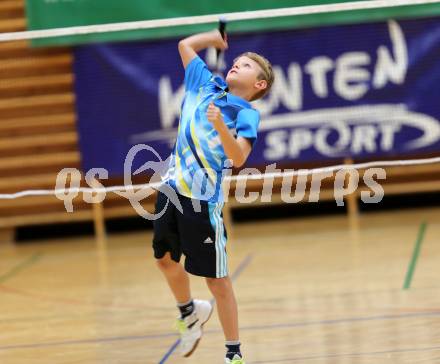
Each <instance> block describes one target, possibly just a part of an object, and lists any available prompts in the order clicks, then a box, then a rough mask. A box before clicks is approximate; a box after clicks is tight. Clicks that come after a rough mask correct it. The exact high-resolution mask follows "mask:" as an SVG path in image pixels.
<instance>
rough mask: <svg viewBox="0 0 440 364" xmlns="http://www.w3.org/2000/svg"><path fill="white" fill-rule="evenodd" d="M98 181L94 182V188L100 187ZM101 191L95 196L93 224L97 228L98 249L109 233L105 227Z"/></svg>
mask: <svg viewBox="0 0 440 364" xmlns="http://www.w3.org/2000/svg"><path fill="white" fill-rule="evenodd" d="M98 187H99V186H98V185H97V183H96V182H95V183H93V184H92V188H98ZM98 197H99V193H96V195H95V196H94V197H93V203H92V212H93V225H94V228H95V238H96V242H97V245H98V249H100V248H102V245H103V244H105V241H106V239H107V233H106V229H105V217H104V205H103V202H101V201H99V199H98Z"/></svg>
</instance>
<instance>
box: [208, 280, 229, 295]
mask: <svg viewBox="0 0 440 364" xmlns="http://www.w3.org/2000/svg"><path fill="white" fill-rule="evenodd" d="M206 283H207V284H208V287H209V289H210V290H211V291H212V293H213V294H225V293H228V292H229V290H230V289H231V282H230V280H229V277H225V278H206Z"/></svg>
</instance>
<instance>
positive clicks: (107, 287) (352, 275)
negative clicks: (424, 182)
mask: <svg viewBox="0 0 440 364" xmlns="http://www.w3.org/2000/svg"><path fill="white" fill-rule="evenodd" d="M423 222H426V224H427V225H426V233H425V234H424V236H421V235H423V234H420V226H421V224H422V223H423ZM231 235H232V239H231V241H230V244H229V254H230V271H231V273H233V272H235V274H234V279H235V289H236V294H237V297H238V301H239V309H240V319H241V322H240V325H241V328H242V331H241V339H242V342H243V351H244V353H245V354H246V359H247V363H248V364H252V363H254V364H255V363H313V364H323V363H335V364H344V363H347V364H348V363H349V364H352V363H362V364H363V363H372V364H383V363H398V364H403V363H409V364H415V363H440V209H422V210H406V211H402V212H387V213H383V212H382V213H374V214H373V213H369V214H365V215H362V216H361V218H360V220H359V222H358V223H357V224H356V223H353V222H352V223H349V221H348V219H347V218H346V217H344V216H337V217H320V218H308V219H301V220H299V219H296V220H290V221H286V220H284V221H277V222H267V223H261V222H259V223H249V224H240V225H237V226H235V228H234V230H233V231H231ZM418 237H419V238H421V239H422V240H421V241H422V245H421V251H420V255H419V257H418V260H417V261H416V263H417V264H416V266H415V270H414V275H413V278H412V279H411V280H408V281H407V284H408V285H409V289H407V290H404V289H403V286H404V282H405V277H406V275H407V272H408V270H409V266H410V261H411V257H412V256H413V250H414V247H415V245H416V241H417V238H418ZM150 241H151V234H149V233H148V232H146V233H133V234H124V235H113V236H111V237H110V238H109V240H108V243H107V246H106V247H105V246H103V245H101V246H99V247H98V248H97V245H96V243H95V241H94V240H93V239H92V238H84V239H72V240H63V241H50V242H41V243H34V244H28V245H20V246H15V247H14V246H11V245H6V244H0V363H2V364H16V363H23V364H34V363H42V364H50V363H54V364H62V363H81V364H86V363H130V364H131V363H143V364H147V363H159V362H161V360H162V362H163V363H165V362H166V363H208V364H216V363H219V364H220V363H222V360H223V354H224V349H223V336H222V332H221V330H220V326H219V322H218V319H217V317H216V316H213V318H212V319H211V321H210V322H209V324H208V325H207V326H206V331H205V336H204V338H203V340H202V342H201V344H200V346H199V348H198V350H197V351H196V353H195V354H194V355H193V357H191V358H189V359H185V360H184V359H181V358H179V357H178V355H176V353H175V352H174V351H173V350H172V347H173V344H174V343H175V341H176V338H177V336H176V335H175V333H174V329H173V322H174V318H175V316H176V309H175V307H174V303H173V301H172V299H171V295H170V293H169V291H168V289H167V287H166V286H165V283H164V281H163V279H162V277H161V275H160V273H159V272H158V271H157V269H156V268H155V264H154V260H153V259H152V257H151V251H150V245H149V244H150ZM237 269H238V270H237ZM192 283H193V291H194V296H196V297H201V298H206V299H209V298H210V295H209V293H208V290H207V288H206V287H205V286H204V282H203V280H201V279H197V278H194V279H193V280H192ZM176 351H177V350H176ZM169 352H171V355H170V356H169V357H166V354H167V353H169ZM164 358H165V359H164Z"/></svg>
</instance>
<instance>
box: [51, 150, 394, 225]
mask: <svg viewBox="0 0 440 364" xmlns="http://www.w3.org/2000/svg"><path fill="white" fill-rule="evenodd" d="M141 152H142V158H145V152H149V153H150V154H151V155H152V157H153V159H152V160H149V161H147V162H145V163H143V164H142V165H141V167H139V168H137V169H135V170H133V169H134V168H133V166H134V165H135V160H136V157H137V156H138V155H139V153H141ZM169 164H170V160H169V158H168V159H166V160H162V158H161V157H160V155H159V153H158V152H157V151H156V150H154V149H153V148H152V147H151V146H148V145H146V144H137V145H135V146H133V147H132V148H131V149H130V150H129V152H128V154H127V156H126V158H125V162H124V186H121V187H120V188H118V189H113V188H105V187H104V186H103V185H102V183H101V182H100V180H106V179H108V175H109V174H108V171H107V170H105V169H104V168H92V169H90V170H89V171H87V172H86V174H85V182H86V184H87V185H88V186H89V188H88V189H87V191H86V192H84V193H83V199H84V201H85V202H87V203H90V204H91V203H101V202H103V201H104V200H105V198H106V195H107V193H108V192H109V191H112V192H114V193H116V194H118V195H119V196H121V197H124V198H126V199H127V200H128V201H130V204H131V206H132V207H133V209H134V210H135V211H136V212H137V213H138V214H139V216H142V217H143V218H144V219H147V220H156V219H158V218H160V217H161V216H162V215H163V214H164V213H165V211H166V209H167V207H168V205H169V204H170V203H171V204H173V205H174V206H175V207H176V208H177V209H178V210H179V211H180V212H182V213H183V209H182V206H181V203H180V200H179V196H178V192H176V190H175V189H174V188H173V187H171V185H170V184H169V181H170V178H172V176H170V175H169V170H168V167H169ZM147 171H150V172H149V173H148V175H150V176H151V178H150V179H149V181H148V183H146V184H144V185H140V186H134V185H133V182H132V177H133V176H136V175H139V174H141V173H145V172H147ZM213 172H214V171H210V170H208V169H200V170H199V171H198V173H197V176H194V178H199V181H198V183H194V184H193V186H192V190H191V193H192V194H193V195H197V196H200V195H201V193H202V191H201V190H199V189H200V188H201V187H200V186H203V185H204V184H205V183H206V182H207V181H204V180H203V179H204V178H205V179H208V178H212V176H215V175H217V174H216V173H213ZM145 174H147V173H145ZM309 176H311V184H310V190H309V191H308V192H309V193H308V196H307V197H308V198H307V201H308V202H319V200H320V195H321V185H322V181H323V180H324V179H326V178H332V179H333V181H334V185H333V187H334V188H333V197H334V200H335V202H336V204H337V206H344V204H345V203H344V198H345V197H347V196H348V195H351V194H352V193H354V192H356V190H357V189H358V187H359V184H360V182H363V184H364V185H365V186H366V187H367V190H364V191H362V192H361V194H360V196H361V200H362V201H363V202H364V203H379V202H380V201H382V199H383V197H384V190H383V188H382V186H381V185H380V183H379V181H381V180H385V179H386V171H385V170H384V169H383V168H369V169H366V170H365V171H364V172H363V174H362V176H361V175H360V173H359V171H358V170H357V169H354V168H353V167H350V166H347V167H344V168H340V169H337V170H334V169H329V168H319V169H314V170H307V169H301V170H294V169H284V170H281V169H278V168H277V167H276V163H273V164H270V165H268V166H266V168H265V170H264V172H261V171H260V170H258V169H256V168H244V169H242V170H240V172H239V173H238V174H237V175H235V176H232V169H231V163H230V161H229V160H227V161H226V163H225V165H224V169H223V172H222V177H223V195H224V201H225V202H227V201H228V200H229V198H230V197H231V196H232V197H233V198H235V200H236V201H237V202H239V203H241V204H251V203H254V202H256V201H258V200H260V201H261V202H264V203H268V202H272V201H273V198H274V196H275V192H274V190H275V188H274V187H275V186H274V185H275V179H276V178H282V182H281V191H280V192H277V194H279V195H280V197H281V200H282V201H283V202H285V203H298V202H301V201H304V200H305V197H306V191H307V184H308V181H309ZM81 180H82V174H81V172H80V171H79V170H78V169H76V168H64V169H62V170H61V171H60V172H59V173H58V176H57V180H56V186H55V195H56V197H57V198H58V199H60V200H61V201H63V202H64V206H65V208H66V211H67V212H73V211H74V209H73V200H74V199H75V198H78V196H79V194H80V193H81V188H80V186H81V182H82V181H81ZM233 180H234V181H235V182H236V183H235V189H234V191H233V193H231V181H233ZM250 180H261V181H262V189H261V191H260V192H256V191H253V192H249V189H248V187H249V186H248V181H250ZM211 182H214V184H215V181H211ZM155 191H160V192H162V193H163V194H165V195H166V196H167V204H166V205H165V206H164V208H163V209H162V210H160V211H154V213H152V212H149V211H147V210H146V209H145V208H144V207H143V205H142V203H141V202H142V201H143V200H144V199H146V198H148V197H149V196H151V195H152V194H153V193H154V192H155ZM214 193H215V191H213V190H206V191H203V199H206V200H209V199H210V198H211V197H212V196H213V194H214ZM193 208H194V211H195V212H200V211H201V209H200V203H199V202H198V200H195V199H194V200H193Z"/></svg>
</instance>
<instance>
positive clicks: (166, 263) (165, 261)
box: [156, 253, 179, 270]
mask: <svg viewBox="0 0 440 364" xmlns="http://www.w3.org/2000/svg"><path fill="white" fill-rule="evenodd" d="M156 263H157V265H158V267H159V268H160V269H161V270H169V269H172V268H174V267H175V266H176V264H179V263H176V262H175V261H174V260H172V259H171V257H170V254H169V253H167V254H165V255H164V256H163V257H162V258H160V259H157V260H156Z"/></svg>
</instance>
